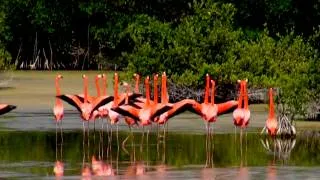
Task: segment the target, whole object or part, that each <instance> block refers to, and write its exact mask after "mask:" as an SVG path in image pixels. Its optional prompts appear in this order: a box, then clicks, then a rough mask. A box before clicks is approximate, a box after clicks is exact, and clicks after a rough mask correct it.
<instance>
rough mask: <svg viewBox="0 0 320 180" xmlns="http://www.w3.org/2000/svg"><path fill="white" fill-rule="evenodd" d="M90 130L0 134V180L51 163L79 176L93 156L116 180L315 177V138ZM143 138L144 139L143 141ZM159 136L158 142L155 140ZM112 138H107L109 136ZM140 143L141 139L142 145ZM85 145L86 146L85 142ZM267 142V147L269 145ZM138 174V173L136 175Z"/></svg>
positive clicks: (46, 169)
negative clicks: (101, 161)
mask: <svg viewBox="0 0 320 180" xmlns="http://www.w3.org/2000/svg"><path fill="white" fill-rule="evenodd" d="M116 135H117V133H116V132H115V131H113V133H112V141H111V143H109V142H110V141H109V138H110V137H111V135H110V133H107V131H105V132H104V134H103V135H102V134H101V133H100V131H98V129H97V130H96V131H95V133H94V132H93V131H91V133H90V134H89V137H90V138H89V141H88V138H87V136H83V132H82V131H76V132H74V131H73V132H64V133H63V143H62V139H61V136H60V132H59V131H58V132H57V134H56V132H52V131H49V132H19V131H15V132H0V147H1V148H0V177H15V178H34V177H37V178H40V177H41V178H43V177H54V173H53V167H54V163H55V161H56V160H60V161H62V162H63V163H64V175H65V176H67V177H74V178H76V179H77V178H79V177H80V175H81V169H82V167H83V166H84V165H89V166H91V165H92V164H91V158H92V156H96V158H97V159H99V158H100V159H101V160H103V162H104V163H105V164H109V165H111V167H112V168H113V171H114V173H115V176H114V177H115V178H130V177H135V178H139V177H143V178H148V179H149V178H157V179H162V178H170V179H185V178H188V179H199V178H200V179H214V177H216V178H217V179H302V178H306V179H317V178H318V177H319V176H320V171H319V167H320V154H319V153H318V152H319V149H320V140H319V139H317V138H312V137H308V138H307V137H298V138H296V139H286V140H284V139H282V140H281V139H270V138H266V137H261V136H259V135H257V134H255V133H248V134H243V136H242V138H240V134H236V135H234V134H212V135H211V136H207V135H200V134H179V133H172V132H169V133H167V134H166V138H164V137H163V134H162V131H161V133H160V136H158V134H157V133H149V135H148V136H147V133H144V135H142V134H141V133H134V140H133V139H131V138H129V139H128V140H127V141H126V144H125V146H124V147H122V145H121V142H122V141H123V140H124V139H125V138H126V137H127V135H130V133H129V132H120V133H119V136H118V138H119V143H120V146H119V148H118V145H117V144H118V142H117V136H116ZM142 137H143V138H142ZM158 137H159V139H158ZM110 139H111V138H110ZM142 139H143V141H142ZM88 142H89V144H88ZM266 144H268V145H269V146H268V147H269V148H268V147H265V146H267V145H266ZM139 172H140V173H142V174H141V175H137V174H136V173H139Z"/></svg>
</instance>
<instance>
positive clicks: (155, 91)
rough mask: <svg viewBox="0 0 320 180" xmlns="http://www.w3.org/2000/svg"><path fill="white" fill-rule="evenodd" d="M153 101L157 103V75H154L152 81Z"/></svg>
mask: <svg viewBox="0 0 320 180" xmlns="http://www.w3.org/2000/svg"><path fill="white" fill-rule="evenodd" d="M153 101H154V103H155V104H158V76H157V75H155V76H154V81H153Z"/></svg>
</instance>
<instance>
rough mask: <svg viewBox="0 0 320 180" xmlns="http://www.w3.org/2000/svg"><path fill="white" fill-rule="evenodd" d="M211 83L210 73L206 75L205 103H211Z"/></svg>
mask: <svg viewBox="0 0 320 180" xmlns="http://www.w3.org/2000/svg"><path fill="white" fill-rule="evenodd" d="M209 83H210V77H209V75H207V76H206V87H205V91H204V103H206V104H207V103H209Z"/></svg>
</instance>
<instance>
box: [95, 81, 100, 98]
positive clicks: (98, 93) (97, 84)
mask: <svg viewBox="0 0 320 180" xmlns="http://www.w3.org/2000/svg"><path fill="white" fill-rule="evenodd" d="M95 84H96V90H97V96H98V97H99V96H101V91H100V85H99V78H98V77H96V79H95Z"/></svg>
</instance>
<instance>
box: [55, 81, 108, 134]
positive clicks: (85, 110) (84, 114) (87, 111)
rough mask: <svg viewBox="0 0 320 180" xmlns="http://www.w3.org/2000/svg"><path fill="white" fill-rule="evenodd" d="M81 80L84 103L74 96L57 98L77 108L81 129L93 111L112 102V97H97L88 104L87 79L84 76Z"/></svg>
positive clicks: (66, 95)
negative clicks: (79, 114)
mask: <svg viewBox="0 0 320 180" xmlns="http://www.w3.org/2000/svg"><path fill="white" fill-rule="evenodd" d="M82 78H83V82H84V83H83V84H84V86H83V92H84V101H83V102H81V101H80V99H79V98H78V97H77V96H75V95H68V94H65V95H60V96H57V97H58V98H60V99H62V100H64V101H66V102H67V103H69V104H70V105H72V106H74V107H76V108H77V110H78V111H79V112H80V113H81V118H82V119H83V128H84V121H88V122H89V120H90V118H91V116H92V113H93V111H94V110H96V109H98V108H99V107H100V106H101V105H103V104H106V103H108V102H110V101H112V100H113V97H112V96H100V97H97V98H96V99H95V100H94V101H93V102H91V103H90V102H88V77H87V76H86V75H83V76H82Z"/></svg>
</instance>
